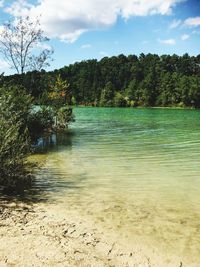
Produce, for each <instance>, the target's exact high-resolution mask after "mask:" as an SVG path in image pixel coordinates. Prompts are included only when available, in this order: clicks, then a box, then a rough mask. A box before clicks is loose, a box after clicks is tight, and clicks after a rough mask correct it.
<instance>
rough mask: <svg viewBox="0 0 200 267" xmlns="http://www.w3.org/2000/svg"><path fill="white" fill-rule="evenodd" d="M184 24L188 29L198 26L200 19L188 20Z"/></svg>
mask: <svg viewBox="0 0 200 267" xmlns="http://www.w3.org/2000/svg"><path fill="white" fill-rule="evenodd" d="M184 24H185V25H186V26H189V27H197V26H200V17H194V18H188V19H186V20H185V22H184Z"/></svg>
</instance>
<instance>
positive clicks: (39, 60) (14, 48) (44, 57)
mask: <svg viewBox="0 0 200 267" xmlns="http://www.w3.org/2000/svg"><path fill="white" fill-rule="evenodd" d="M48 40H49V39H48V38H47V37H44V36H43V31H42V30H41V27H40V21H39V19H36V20H35V21H33V20H31V19H30V17H28V16H27V17H25V18H19V19H17V20H14V21H9V22H8V23H5V24H4V25H3V27H2V31H1V33H0V53H1V54H3V56H4V58H5V60H6V61H7V62H8V63H9V64H10V66H11V67H12V68H14V69H15V70H16V71H17V73H19V74H23V73H24V72H26V71H29V70H41V69H42V68H45V67H47V66H49V61H50V60H51V56H52V54H53V50H52V49H51V48H49V47H47V46H45V45H43V42H45V41H48Z"/></svg>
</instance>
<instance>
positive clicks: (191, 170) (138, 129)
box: [37, 108, 200, 266]
mask: <svg viewBox="0 0 200 267" xmlns="http://www.w3.org/2000/svg"><path fill="white" fill-rule="evenodd" d="M74 111H75V115H76V122H75V123H73V125H71V127H70V131H69V133H68V136H60V137H58V144H57V145H56V146H52V147H50V148H49V149H48V153H47V154H43V155H38V158H39V159H43V160H44V162H45V163H44V165H43V167H42V169H41V170H40V172H39V174H38V178H37V179H38V180H37V186H38V187H40V188H41V187H42V188H43V189H44V190H45V191H46V193H47V195H48V197H49V200H54V201H58V203H60V204H59V205H62V206H64V207H66V209H69V207H70V208H72V209H76V210H78V211H79V212H80V213H81V214H82V215H85V216H90V217H91V218H92V219H93V220H94V221H95V222H96V223H99V224H101V225H103V226H104V227H105V228H107V229H111V228H112V230H113V231H116V232H118V233H120V235H121V236H123V237H125V238H127V240H129V241H130V240H135V239H136V238H138V240H145V242H149V244H152V246H154V245H155V246H160V247H162V249H163V250H164V251H167V252H174V253H175V254H176V255H179V256H183V255H184V256H186V257H189V258H190V259H191V260H194V261H195V262H196V263H197V262H198V263H199V265H197V266H200V164H199V163H200V111H199V110H173V109H119V108H76V109H75V110H74Z"/></svg>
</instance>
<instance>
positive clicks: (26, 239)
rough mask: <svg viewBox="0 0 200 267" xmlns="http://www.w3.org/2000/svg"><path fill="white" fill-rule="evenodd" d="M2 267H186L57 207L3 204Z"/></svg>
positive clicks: (0, 217) (0, 215) (0, 223)
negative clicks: (125, 240)
mask: <svg viewBox="0 0 200 267" xmlns="http://www.w3.org/2000/svg"><path fill="white" fill-rule="evenodd" d="M0 238H1V242H0V266H1V267H4V266H5V267H14V266H16V267H29V266H38V267H39V266H62V267H63V266H70V267H72V266H84V267H86V266H87V267H89V266H94V267H100V266H101V267H105V266H109V267H111V266H113V267H114V266H116V267H117V266H119V267H123V266H124V267H125V266H126V267H129V266H130V267H132V266H135V267H137V266H138V267H139V266H140V267H153V266H155V267H156V266H159V267H162V266H163V267H165V266H166V267H169V266H170V267H176V266H177V267H181V266H195V264H194V265H191V264H190V265H188V264H187V262H184V261H183V260H182V259H180V258H176V257H174V256H173V257H172V256H167V255H165V256H164V255H162V254H161V253H159V251H158V250H156V249H152V248H148V247H144V246H143V247H141V245H140V244H129V243H125V242H123V240H120V239H119V237H117V235H116V236H115V235H114V234H113V233H112V231H110V232H106V231H104V229H101V227H100V226H98V225H94V224H93V223H92V222H91V221H88V220H86V218H82V217H80V215H79V214H75V213H72V212H69V213H68V214H67V213H62V211H60V210H59V209H57V208H56V206H54V205H52V206H51V205H46V204H34V205H27V204H23V203H18V204H16V203H10V204H6V203H4V204H2V205H1V208H0Z"/></svg>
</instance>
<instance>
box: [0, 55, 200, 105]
mask: <svg viewBox="0 0 200 267" xmlns="http://www.w3.org/2000/svg"><path fill="white" fill-rule="evenodd" d="M58 77H59V78H58ZM4 79H5V80H6V81H12V82H13V83H14V84H20V83H21V78H20V75H14V76H9V77H4ZM59 79H61V82H60V81H59ZM24 80H25V86H26V89H27V91H28V92H31V94H32V96H34V98H35V102H39V101H41V100H43V98H45V97H46V98H48V95H49V93H50V92H51V93H53V92H54V89H55V88H56V86H54V85H55V81H56V80H57V84H58V85H59V84H61V86H60V85H59V86H58V88H62V87H65V86H67V85H69V84H70V87H67V89H66V92H67V95H68V96H69V100H67V101H66V102H65V98H64V97H61V98H60V95H59V94H60V93H61V92H62V89H60V90H58V91H57V92H56V94H55V95H57V96H59V101H60V100H61V99H62V101H61V102H62V103H63V104H66V103H67V104H69V103H68V102H70V101H71V99H72V98H73V102H75V103H76V104H77V105H94V106H96V105H99V106H121V105H122V103H121V101H116V95H117V96H119V94H121V95H122V96H123V98H124V99H125V100H126V105H127V106H188V107H195V108H198V107H200V97H199V94H200V93H199V91H200V87H199V84H200V55H198V56H196V57H195V56H191V57H190V56H189V55H188V54H185V55H183V56H177V55H172V56H169V55H162V56H158V55H154V54H147V55H144V54H141V55H140V56H135V55H130V56H127V57H126V56H124V55H119V56H118V57H115V56H114V57H110V58H108V57H105V58H103V59H101V60H100V61H97V60H88V61H82V62H80V63H75V64H73V65H69V66H68V67H64V68H62V69H60V70H55V71H53V72H45V71H42V72H37V71H35V72H29V73H26V74H25V76H24ZM50 80H52V85H53V86H51V90H50V91H49V81H50ZM66 81H67V82H66ZM62 83H66V84H64V85H62ZM69 89H70V90H69ZM64 92H65V88H64ZM54 93H55V92H54ZM45 94H46V95H45ZM56 98H57V97H55V99H54V103H56V101H57V100H58V99H57V100H56ZM117 98H118V97H117ZM74 100H75V101H74ZM48 101H49V103H50V102H53V99H51V101H50V100H48ZM59 101H58V102H59ZM64 102H65V103H64ZM123 105H124V104H123Z"/></svg>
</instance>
